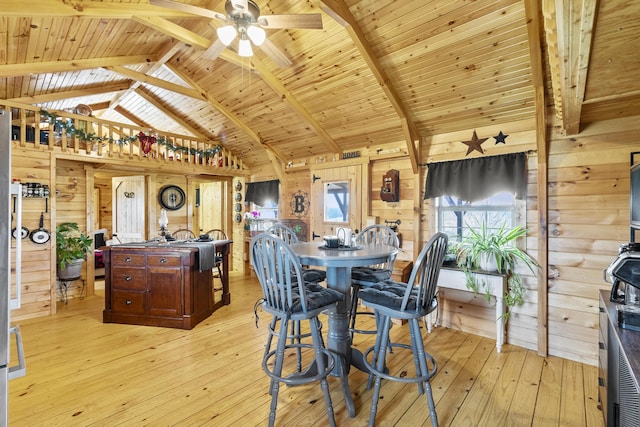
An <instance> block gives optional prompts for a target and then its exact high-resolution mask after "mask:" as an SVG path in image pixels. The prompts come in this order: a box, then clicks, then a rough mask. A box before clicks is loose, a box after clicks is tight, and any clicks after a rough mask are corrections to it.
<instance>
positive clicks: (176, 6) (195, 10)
mask: <svg viewBox="0 0 640 427" xmlns="http://www.w3.org/2000/svg"><path fill="white" fill-rule="evenodd" d="M149 4H152V5H154V6H160V7H165V8H167V9H173V10H178V11H180V12H186V13H191V14H193V15H198V16H204V17H206V18H211V19H220V20H222V21H225V20H226V19H227V17H226V16H224V15H223V14H221V13H218V12H214V11H213V10H209V9H204V8H202V7H197V6H192V5H190V4H185V3H179V2H176V1H172V0H149Z"/></svg>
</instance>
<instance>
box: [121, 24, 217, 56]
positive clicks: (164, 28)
mask: <svg viewBox="0 0 640 427" xmlns="http://www.w3.org/2000/svg"><path fill="white" fill-rule="evenodd" d="M133 20H134V21H136V22H139V23H141V24H144V25H147V26H149V27H150V28H152V29H154V30H157V31H160V32H161V33H164V34H167V35H169V36H171V37H173V38H174V39H178V40H180V41H181V42H184V43H186V44H188V45H191V46H197V47H201V48H203V49H206V48H208V47H209V46H211V43H212V41H211V40H209V39H208V38H206V37H202V36H201V35H200V34H196V33H194V32H193V31H189V30H187V29H186V28H184V27H181V26H180V25H178V24H174V23H173V22H171V21H168V20H166V19H164V18H158V17H156V16H134V17H133Z"/></svg>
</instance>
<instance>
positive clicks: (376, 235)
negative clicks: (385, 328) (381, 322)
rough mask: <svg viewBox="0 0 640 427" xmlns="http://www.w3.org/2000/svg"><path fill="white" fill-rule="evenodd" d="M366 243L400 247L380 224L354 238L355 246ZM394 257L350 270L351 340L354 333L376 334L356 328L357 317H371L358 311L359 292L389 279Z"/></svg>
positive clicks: (394, 233)
mask: <svg viewBox="0 0 640 427" xmlns="http://www.w3.org/2000/svg"><path fill="white" fill-rule="evenodd" d="M366 243H369V244H374V245H387V246H393V247H394V248H396V249H398V248H399V247H400V241H399V240H398V235H397V234H396V232H395V231H393V230H392V229H391V228H390V227H387V226H386V225H382V224H373V225H370V226H368V227H365V228H364V229H363V230H362V231H361V232H360V233H358V235H357V236H356V244H358V245H361V244H366ZM396 257H397V253H395V254H393V255H392V256H390V257H389V258H388V259H387V260H386V261H385V262H383V263H380V264H376V265H368V266H366V267H353V268H352V269H351V305H350V309H349V332H351V339H353V334H354V333H360V334H375V333H376V330H375V329H358V328H356V317H357V316H358V315H364V314H366V315H372V313H370V312H366V311H358V305H359V304H358V302H359V292H360V290H361V289H362V288H363V287H367V286H371V285H373V284H375V283H378V282H380V281H383V280H388V279H390V278H391V273H393V266H394V264H395V262H396Z"/></svg>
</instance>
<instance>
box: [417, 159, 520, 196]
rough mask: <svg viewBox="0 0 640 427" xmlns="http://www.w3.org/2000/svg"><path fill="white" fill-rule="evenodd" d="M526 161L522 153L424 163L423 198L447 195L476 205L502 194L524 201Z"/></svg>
mask: <svg viewBox="0 0 640 427" xmlns="http://www.w3.org/2000/svg"><path fill="white" fill-rule="evenodd" d="M526 160H527V159H526V155H525V153H512V154H504V155H501V156H491V157H480V158H476V159H465V160H455V161H450V162H439V163H428V164H427V166H428V168H429V170H428V173H427V181H426V183H425V191H424V198H425V199H430V198H433V197H440V196H444V195H447V196H454V197H457V198H459V199H461V200H463V201H465V202H476V201H479V200H483V199H486V198H487V197H490V196H492V195H494V194H496V193H500V192H504V191H506V192H509V193H512V194H513V195H514V197H515V198H516V199H524V198H525V197H526V195H527V171H526V165H527V162H526Z"/></svg>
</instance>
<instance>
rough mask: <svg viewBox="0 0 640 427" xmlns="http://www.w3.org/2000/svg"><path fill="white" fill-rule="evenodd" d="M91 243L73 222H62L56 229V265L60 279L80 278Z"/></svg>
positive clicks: (91, 240)
mask: <svg viewBox="0 0 640 427" xmlns="http://www.w3.org/2000/svg"><path fill="white" fill-rule="evenodd" d="M92 242H93V239H91V238H90V237H88V236H86V235H84V234H83V233H82V232H81V231H80V228H79V227H78V224H77V223H75V222H63V223H61V224H59V225H58V226H57V227H56V264H57V267H58V269H57V270H58V277H59V278H60V279H70V278H76V277H79V276H80V269H81V268H82V264H83V263H84V261H85V260H86V259H87V254H88V253H89V252H90V251H91V243H92Z"/></svg>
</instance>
